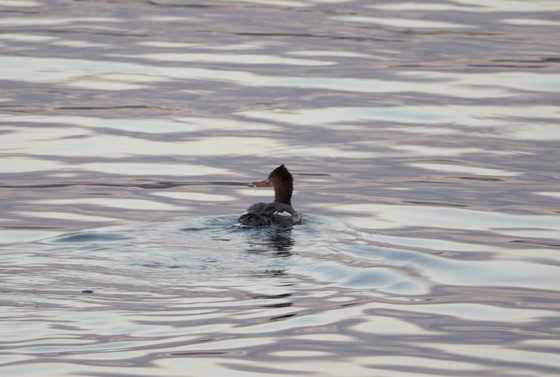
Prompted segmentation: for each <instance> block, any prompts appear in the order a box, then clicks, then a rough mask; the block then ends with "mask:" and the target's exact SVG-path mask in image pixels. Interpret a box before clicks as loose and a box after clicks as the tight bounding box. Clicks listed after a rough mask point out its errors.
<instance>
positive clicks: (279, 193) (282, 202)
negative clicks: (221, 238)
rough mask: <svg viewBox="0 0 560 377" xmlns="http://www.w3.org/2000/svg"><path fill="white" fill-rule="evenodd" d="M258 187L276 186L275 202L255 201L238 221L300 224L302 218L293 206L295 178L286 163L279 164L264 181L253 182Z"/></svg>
mask: <svg viewBox="0 0 560 377" xmlns="http://www.w3.org/2000/svg"><path fill="white" fill-rule="evenodd" d="M253 186H256V187H266V186H272V187H274V202H272V203H255V204H253V205H252V206H250V207H249V208H248V209H247V210H246V211H245V213H243V214H242V215H241V216H239V218H238V219H237V222H238V223H239V224H242V225H248V226H265V225H272V224H279V225H282V226H290V225H294V224H300V223H301V219H300V217H299V215H298V213H297V212H296V210H295V209H294V208H293V207H292V192H293V191H294V179H293V178H292V174H290V172H289V171H288V169H287V168H286V166H284V164H282V165H280V166H278V167H277V168H276V169H274V170H273V171H272V172H271V173H270V174H269V175H268V178H267V179H265V180H264V181H260V182H253Z"/></svg>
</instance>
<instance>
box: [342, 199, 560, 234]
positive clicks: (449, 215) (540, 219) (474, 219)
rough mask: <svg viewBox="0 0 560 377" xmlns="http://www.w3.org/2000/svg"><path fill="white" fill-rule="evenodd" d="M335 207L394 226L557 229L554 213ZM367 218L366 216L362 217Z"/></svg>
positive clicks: (410, 207) (367, 205) (395, 206)
mask: <svg viewBox="0 0 560 377" xmlns="http://www.w3.org/2000/svg"><path fill="white" fill-rule="evenodd" d="M334 208H335V209H336V210H337V211H341V212H346V211H348V212H353V213H368V214H371V215H372V217H375V218H378V219H380V220H382V221H386V223H387V225H388V224H390V223H393V224H399V225H398V226H403V225H404V226H408V225H411V226H413V225H415V224H423V226H432V227H437V228H443V229H445V228H455V229H470V230H493V231H496V232H499V231H500V229H507V228H524V229H551V230H553V231H557V230H560V223H559V222H558V216H544V215H519V214H510V213H500V212H491V211H476V210H472V209H462V208H445V207H430V206H427V205H424V206H398V205H383V204H340V205H337V206H335V207H334ZM364 221H367V220H364Z"/></svg>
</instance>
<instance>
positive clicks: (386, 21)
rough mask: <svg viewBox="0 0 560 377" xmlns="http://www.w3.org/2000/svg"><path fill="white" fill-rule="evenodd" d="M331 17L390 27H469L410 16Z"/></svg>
mask: <svg viewBox="0 0 560 377" xmlns="http://www.w3.org/2000/svg"><path fill="white" fill-rule="evenodd" d="M332 19H334V20H338V21H349V22H361V23H372V24H380V25H388V26H392V27H403V28H430V29H432V28H433V29H454V28H469V26H468V25H461V24H457V23H451V22H442V21H431V20H418V19H410V18H385V17H363V16H335V17H332Z"/></svg>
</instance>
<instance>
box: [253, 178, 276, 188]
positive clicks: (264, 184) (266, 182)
mask: <svg viewBox="0 0 560 377" xmlns="http://www.w3.org/2000/svg"><path fill="white" fill-rule="evenodd" d="M253 186H255V187H268V186H272V183H271V182H270V179H265V180H264V181H260V182H253Z"/></svg>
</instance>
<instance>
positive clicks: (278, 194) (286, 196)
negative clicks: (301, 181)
mask: <svg viewBox="0 0 560 377" xmlns="http://www.w3.org/2000/svg"><path fill="white" fill-rule="evenodd" d="M293 191H294V188H293V185H292V184H291V183H289V182H282V183H280V184H277V185H274V201H275V202H277V203H284V204H287V205H289V206H291V205H292V192H293Z"/></svg>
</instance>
